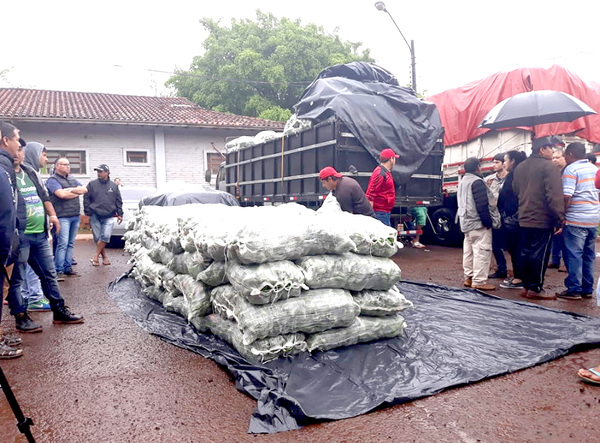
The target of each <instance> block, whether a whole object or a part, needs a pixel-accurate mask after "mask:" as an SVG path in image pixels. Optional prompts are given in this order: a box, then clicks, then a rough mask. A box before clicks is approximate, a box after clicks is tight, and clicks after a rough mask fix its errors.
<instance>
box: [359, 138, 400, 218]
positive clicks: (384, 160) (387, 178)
mask: <svg viewBox="0 0 600 443" xmlns="http://www.w3.org/2000/svg"><path fill="white" fill-rule="evenodd" d="M398 157H400V156H399V155H398V154H396V153H395V152H394V151H393V150H392V149H390V148H386V149H384V150H383V151H381V154H379V163H380V164H379V166H377V167H376V168H375V169H374V170H373V173H372V174H371V178H370V179H369V185H368V186H367V192H366V193H365V195H366V196H367V200H369V202H371V205H372V206H373V210H374V211H375V218H376V219H377V220H379V221H380V222H382V223H383V224H385V225H388V226H392V222H391V219H390V215H391V213H392V209H394V203H395V202H396V187H395V185H394V178H393V177H392V168H393V167H394V165H395V164H396V159H397V158H398Z"/></svg>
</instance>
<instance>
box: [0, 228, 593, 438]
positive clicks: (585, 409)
mask: <svg viewBox="0 0 600 443" xmlns="http://www.w3.org/2000/svg"><path fill="white" fill-rule="evenodd" d="M92 250H93V244H92V241H91V240H89V239H84V240H78V242H77V245H76V251H75V257H76V259H77V260H78V261H79V265H78V266H77V267H76V269H77V270H78V271H79V272H81V273H82V274H83V275H82V277H79V278H70V279H68V280H67V281H66V282H64V283H61V290H62V293H63V296H64V298H65V299H66V301H67V304H68V305H69V306H70V307H71V308H72V310H73V311H75V312H77V313H82V314H83V315H84V316H85V319H86V322H85V323H84V324H82V325H70V326H69V325H60V326H59V325H53V324H52V314H51V313H34V314H32V315H33V317H34V319H35V320H36V321H39V322H41V323H42V324H43V326H44V331H43V333H41V334H24V335H22V337H23V342H24V346H23V348H24V356H23V357H22V358H19V359H15V360H10V361H2V362H1V366H2V369H3V370H4V372H5V375H6V376H7V378H8V379H9V382H10V384H11V386H12V388H13V391H14V392H15V394H16V396H17V399H18V401H19V403H20V405H21V407H22V409H23V411H24V413H25V415H26V416H29V417H31V418H32V419H33V421H34V423H35V426H34V427H33V428H32V431H33V434H34V436H35V438H36V440H37V441H39V442H83V441H89V442H174V441H178V442H225V441H226V442H239V441H265V442H270V441H417V442H430V441H441V442H456V441H459V442H461V441H462V442H477V441H483V442H497V441H503V442H513V441H514V442H521V441H532V442H538V441H556V442H564V441H570V440H572V441H587V442H594V441H599V440H600V420H598V417H599V416H600V387H591V386H589V385H585V384H583V383H581V382H579V381H578V379H577V377H576V376H575V372H576V370H577V369H578V368H580V367H582V366H585V367H589V366H590V365H598V364H600V349H592V350H589V351H585V352H579V353H574V354H571V355H568V356H566V357H564V358H560V359H557V360H554V361H552V362H549V363H546V364H543V365H540V366H537V367H534V368H530V369H526V370H522V371H519V372H516V373H513V374H509V375H505V376H500V377H496V378H493V379H490V380H485V381H483V382H480V383H476V384H473V385H468V386H463V387H459V388H455V389H451V390H448V391H445V392H442V393H440V394H438V395H435V396H433V397H428V398H424V399H420V400H417V401H414V402H410V403H406V404H403V405H397V406H393V407H389V408H385V409H381V410H378V411H375V412H371V413H368V414H365V415H362V416H359V417H355V418H351V419H346V420H341V421H336V422H327V423H322V424H317V425H312V426H308V427H306V428H303V429H300V430H297V431H291V432H285V433H280V434H275V435H249V434H247V433H246V431H247V428H248V421H249V418H250V415H251V413H252V411H253V409H254V407H255V405H256V402H255V401H254V400H253V399H252V398H250V397H248V396H246V395H245V394H242V393H240V392H238V391H237V390H236V389H235V384H234V382H233V381H232V380H231V379H230V377H229V375H228V374H227V373H226V372H224V371H223V370H221V369H220V368H219V367H218V366H217V365H216V364H215V363H213V362H212V361H210V360H206V359H204V358H203V357H201V356H199V355H197V354H193V353H191V352H188V351H185V350H182V349H179V348H177V347H175V346H172V345H170V344H167V343H165V342H163V341H161V340H160V339H158V338H156V337H153V336H150V335H148V334H147V333H145V332H144V331H143V330H141V329H140V328H139V327H138V326H136V325H135V324H134V323H133V321H132V320H130V319H129V318H128V317H127V316H125V315H124V314H123V313H122V312H121V311H120V310H119V309H118V308H117V307H116V306H115V304H114V303H113V302H112V300H111V299H110V298H109V297H108V295H107V294H106V288H107V285H108V283H109V282H110V281H112V280H113V279H115V278H116V277H118V276H119V275H121V274H122V273H123V272H124V271H126V270H127V269H128V265H127V260H128V257H127V256H126V255H125V254H124V253H123V251H122V250H116V249H113V250H110V251H109V252H111V253H112V255H111V260H112V265H111V266H100V267H97V268H95V267H92V266H91V265H90V263H89V261H88V260H89V257H91V254H92ZM395 260H396V261H397V262H398V263H399V265H400V267H401V268H402V271H403V278H404V279H407V280H415V281H424V282H433V283H439V284H443V285H448V286H457V287H459V286H461V284H462V273H461V250H460V249H457V248H444V247H436V246H433V247H430V248H428V250H417V249H412V248H405V249H404V250H402V251H401V252H400V253H399V254H398V255H397V256H396V257H395ZM597 271H600V267H598V265H597ZM599 274H600V272H597V273H596V275H599ZM564 276H565V274H563V273H558V272H557V271H556V270H549V271H548V273H547V285H546V287H547V288H548V289H550V290H553V291H554V290H558V289H562V285H561V283H562V279H563V278H564ZM496 294H497V295H499V296H501V297H506V298H512V299H518V295H517V293H516V292H515V291H510V290H500V291H496ZM537 303H539V304H541V305H544V306H548V307H553V308H559V309H564V310H569V311H573V312H578V313H582V314H588V315H594V316H597V317H600V307H596V300H595V298H594V299H592V300H582V301H561V300H557V301H543V302H537ZM4 309H5V311H4V316H3V318H4V321H3V326H4V327H5V330H7V332H9V333H10V332H11V330H13V329H14V320H13V318H12V317H10V315H8V312H7V310H6V307H5V308H4ZM0 430H1V433H0V442H13V441H18V442H24V441H26V440H25V438H24V437H23V436H22V435H20V434H19V432H18V430H17V427H16V421H15V419H14V416H13V415H12V412H11V410H10V409H9V408H8V405H7V403H6V400H5V399H4V397H3V396H2V395H1V394H0Z"/></svg>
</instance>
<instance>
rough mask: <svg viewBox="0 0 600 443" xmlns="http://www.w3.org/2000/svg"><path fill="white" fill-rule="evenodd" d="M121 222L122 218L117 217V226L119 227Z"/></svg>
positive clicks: (120, 216)
mask: <svg viewBox="0 0 600 443" xmlns="http://www.w3.org/2000/svg"><path fill="white" fill-rule="evenodd" d="M122 222H123V216H122V215H117V224H118V225H120V224H121V223H122Z"/></svg>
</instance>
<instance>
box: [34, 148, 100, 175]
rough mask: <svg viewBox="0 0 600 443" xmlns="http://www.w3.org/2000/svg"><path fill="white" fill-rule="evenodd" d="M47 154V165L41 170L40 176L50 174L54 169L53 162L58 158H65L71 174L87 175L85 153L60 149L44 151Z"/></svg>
mask: <svg viewBox="0 0 600 443" xmlns="http://www.w3.org/2000/svg"><path fill="white" fill-rule="evenodd" d="M46 153H47V154H48V164H47V166H46V167H45V168H41V170H40V172H41V173H42V174H50V173H51V172H52V169H53V168H54V162H55V161H56V160H57V159H58V158H59V157H66V158H67V159H68V160H69V163H70V164H71V174H79V175H87V174H88V170H87V158H86V152H85V151H74V150H73V151H71V150H62V149H46Z"/></svg>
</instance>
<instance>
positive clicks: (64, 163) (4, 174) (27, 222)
mask: <svg viewBox="0 0 600 443" xmlns="http://www.w3.org/2000/svg"><path fill="white" fill-rule="evenodd" d="M47 162H48V153H47V151H46V148H45V146H44V145H43V144H41V143H37V142H29V143H26V142H25V141H24V140H23V139H22V138H21V136H20V131H19V129H18V128H16V127H15V126H13V125H11V124H9V123H6V122H2V123H1V124H0V199H1V200H2V201H1V202H0V267H1V268H2V269H1V273H0V287H2V288H3V297H2V299H3V300H4V299H6V303H7V304H8V308H9V311H10V314H11V315H13V316H14V318H15V328H16V330H17V331H19V332H23V333H34V332H41V331H42V325H41V324H39V323H37V322H36V321H34V320H33V319H32V318H31V316H30V315H29V312H30V311H52V313H53V314H52V315H53V323H54V324H79V323H83V322H84V318H83V316H82V315H77V314H75V313H73V312H72V311H71V310H70V309H69V307H67V306H66V305H65V300H64V298H63V297H62V295H61V291H60V287H59V284H58V283H59V282H60V281H64V280H65V277H78V276H79V275H80V274H79V273H78V272H76V271H75V270H74V269H73V266H75V265H76V264H77V262H76V261H75V259H74V258H73V250H74V246H75V238H76V236H77V233H78V231H79V222H80V213H81V199H80V197H81V196H82V195H83V196H85V198H84V210H85V214H86V215H89V216H90V226H91V228H92V232H93V237H94V241H95V243H96V253H95V254H94V256H93V257H92V259H91V262H92V265H94V266H96V265H98V264H99V259H100V257H102V260H103V264H104V265H109V264H110V261H109V259H108V257H107V255H106V251H105V246H106V243H108V240H109V239H110V233H111V230H112V226H113V218H114V217H116V218H117V222H119V223H120V222H121V221H122V215H123V209H122V200H121V195H120V192H119V186H118V185H117V184H115V183H113V182H112V181H111V180H110V177H109V173H110V171H109V168H108V166H107V165H105V164H102V165H100V166H98V167H97V168H95V171H97V173H98V178H97V179H96V180H92V181H91V182H90V183H88V185H87V186H83V185H82V184H81V183H80V182H79V181H78V180H77V179H76V178H75V177H73V176H72V175H71V173H70V166H71V165H70V162H69V159H68V158H67V157H59V158H57V159H56V161H55V162H54V172H53V173H52V174H51V175H50V177H49V178H48V180H47V181H46V183H44V182H43V180H42V177H41V175H40V169H41V168H44V167H46V166H47ZM1 318H2V309H0V320H1ZM21 355H23V350H22V349H21V338H20V337H18V336H7V335H5V334H4V333H3V331H2V329H1V328H0V359H8V358H16V357H20V356H21Z"/></svg>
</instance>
